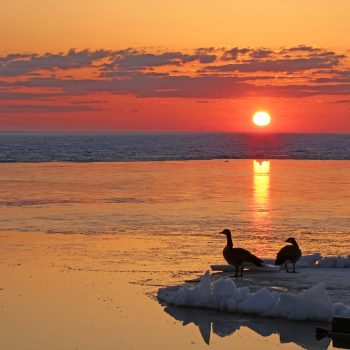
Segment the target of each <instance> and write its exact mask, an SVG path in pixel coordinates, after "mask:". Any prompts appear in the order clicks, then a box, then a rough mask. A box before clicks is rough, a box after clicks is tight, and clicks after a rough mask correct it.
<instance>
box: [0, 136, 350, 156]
mask: <svg viewBox="0 0 350 350" xmlns="http://www.w3.org/2000/svg"><path fill="white" fill-rule="evenodd" d="M264 158H265V159H350V134H345V135H337V134H275V135H274V134H232V133H168V134H142V133H126V134H67V133H61V134H55V133H52V134H30V133H27V134H21V133H13V134H11V133H7V134H6V133H0V162H52V161H75V162H114V161H149V160H153V161H155V160H189V159H264Z"/></svg>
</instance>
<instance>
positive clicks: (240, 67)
mask: <svg viewBox="0 0 350 350" xmlns="http://www.w3.org/2000/svg"><path fill="white" fill-rule="evenodd" d="M340 59H341V57H339V56H338V55H334V56H328V55H327V56H325V57H303V58H287V59H274V60H271V59H268V60H261V59H250V60H246V61H244V62H242V63H233V64H225V65H219V66H207V67H206V68H205V69H206V70H207V71H211V72H245V73H246V72H259V71H260V72H289V73H291V72H300V71H306V70H311V69H321V68H333V67H335V66H337V65H338V64H339V62H340Z"/></svg>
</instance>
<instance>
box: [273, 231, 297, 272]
mask: <svg viewBox="0 0 350 350" xmlns="http://www.w3.org/2000/svg"><path fill="white" fill-rule="evenodd" d="M286 242H287V243H291V244H289V245H286V246H284V247H283V248H281V249H280V251H279V252H278V253H277V256H276V261H275V265H282V264H285V266H286V271H287V272H290V271H289V270H288V265H287V264H288V263H292V264H293V272H295V263H296V262H297V261H298V260H299V259H300V257H301V254H302V253H301V250H300V248H299V245H298V243H297V241H296V240H295V239H294V238H293V237H290V238H288V239H287V240H286Z"/></svg>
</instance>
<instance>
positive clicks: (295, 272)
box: [293, 263, 297, 273]
mask: <svg viewBox="0 0 350 350" xmlns="http://www.w3.org/2000/svg"><path fill="white" fill-rule="evenodd" d="M293 273H297V271H295V263H293Z"/></svg>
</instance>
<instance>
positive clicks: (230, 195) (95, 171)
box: [0, 160, 350, 261]
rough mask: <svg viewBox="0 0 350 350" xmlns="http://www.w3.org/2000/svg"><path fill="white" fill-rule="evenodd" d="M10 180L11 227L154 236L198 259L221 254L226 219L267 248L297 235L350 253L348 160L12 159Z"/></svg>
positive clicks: (5, 167) (6, 201)
mask: <svg viewBox="0 0 350 350" xmlns="http://www.w3.org/2000/svg"><path fill="white" fill-rule="evenodd" d="M0 184H1V192H0V212H1V216H0V228H1V230H2V231H20V232H45V233H64V234H75V233H79V234H91V235H94V234H116V235H120V234H134V235H139V236H143V235H152V236H158V237H164V239H165V240H166V241H169V242H172V244H175V243H173V242H176V245H177V249H171V250H170V252H171V254H172V255H173V258H174V259H175V260H176V259H181V258H185V257H186V259H188V261H189V260H192V259H194V260H197V259H201V258H203V257H204V256H205V259H206V260H208V259H209V258H210V257H212V256H213V254H214V256H218V257H221V245H222V244H223V242H222V241H221V240H220V239H218V238H217V237H216V236H215V235H214V234H215V233H216V232H219V231H221V230H222V229H224V228H230V229H231V230H232V231H233V232H234V241H235V242H234V243H235V244H237V245H238V244H239V245H243V246H246V247H254V249H255V252H256V253H258V254H259V255H262V256H274V254H275V252H276V249H277V248H278V247H279V246H280V245H281V243H283V241H284V240H285V239H286V238H288V237H289V236H294V237H295V238H296V239H297V240H298V241H299V242H300V243H301V245H302V249H303V252H304V253H305V254H306V253H308V254H312V253H315V252H321V253H322V254H327V255H329V254H332V255H334V254H346V253H349V252H350V239H349V231H350V221H349V207H350V167H349V164H348V161H334V160H332V161H320V160H313V161H310V160H269V161H260V162H259V161H254V160H230V161H228V160H211V161H172V162H166V161H162V162H115V163H63V162H60V163H7V164H4V163H3V164H0ZM193 249H196V252H197V254H196V255H194V256H193V255H191V252H192V250H193ZM202 254H203V255H202Z"/></svg>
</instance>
